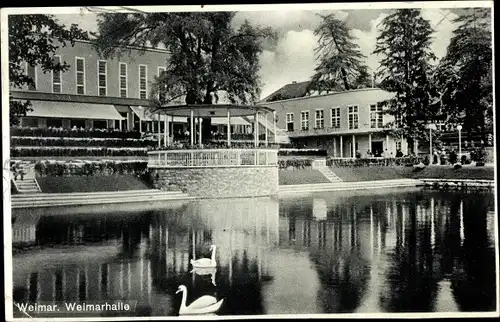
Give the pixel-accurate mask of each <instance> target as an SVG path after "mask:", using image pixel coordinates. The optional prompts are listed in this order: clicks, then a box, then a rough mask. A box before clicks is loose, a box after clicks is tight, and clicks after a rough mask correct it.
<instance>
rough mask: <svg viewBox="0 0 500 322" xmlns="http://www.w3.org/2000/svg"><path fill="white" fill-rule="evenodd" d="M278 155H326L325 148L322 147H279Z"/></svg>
mask: <svg viewBox="0 0 500 322" xmlns="http://www.w3.org/2000/svg"><path fill="white" fill-rule="evenodd" d="M278 155H279V156H323V157H326V156H327V155H328V153H327V151H326V150H322V149H279V150H278Z"/></svg>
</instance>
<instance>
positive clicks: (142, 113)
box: [130, 106, 187, 123]
mask: <svg viewBox="0 0 500 322" xmlns="http://www.w3.org/2000/svg"><path fill="white" fill-rule="evenodd" d="M130 108H131V109H132V111H134V113H135V115H137V117H139V118H140V119H141V121H158V114H151V113H149V112H148V111H147V108H146V107H144V106H130ZM161 120H162V121H163V120H165V116H164V115H162V117H161ZM169 121H170V122H172V117H171V116H169ZM173 121H174V122H176V123H187V121H186V118H185V117H178V116H176V117H174V120H173Z"/></svg>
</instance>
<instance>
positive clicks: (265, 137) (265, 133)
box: [264, 113, 269, 146]
mask: <svg viewBox="0 0 500 322" xmlns="http://www.w3.org/2000/svg"><path fill="white" fill-rule="evenodd" d="M268 116H269V113H266V123H265V124H264V128H265V132H264V141H265V143H264V144H265V146H267V130H268V129H267V121H268Z"/></svg>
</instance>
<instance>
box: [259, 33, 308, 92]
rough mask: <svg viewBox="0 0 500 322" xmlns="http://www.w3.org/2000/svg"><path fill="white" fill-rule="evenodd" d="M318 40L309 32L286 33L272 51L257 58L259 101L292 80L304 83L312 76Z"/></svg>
mask: <svg viewBox="0 0 500 322" xmlns="http://www.w3.org/2000/svg"><path fill="white" fill-rule="evenodd" d="M316 46H317V37H316V36H314V34H313V31H312V30H303V31H289V32H287V33H286V34H285V35H284V37H282V38H281V39H280V40H279V41H278V44H277V47H276V50H275V51H264V52H263V53H262V54H261V56H260V65H261V72H260V76H261V80H262V82H263V83H264V84H263V87H262V95H261V98H264V97H266V96H267V95H269V94H271V93H272V92H274V91H275V90H277V89H279V88H280V87H282V86H283V85H285V84H288V83H291V82H292V81H297V82H301V81H307V80H309V78H310V77H311V76H312V75H313V73H314V67H315V65H316V63H315V55H314V48H316Z"/></svg>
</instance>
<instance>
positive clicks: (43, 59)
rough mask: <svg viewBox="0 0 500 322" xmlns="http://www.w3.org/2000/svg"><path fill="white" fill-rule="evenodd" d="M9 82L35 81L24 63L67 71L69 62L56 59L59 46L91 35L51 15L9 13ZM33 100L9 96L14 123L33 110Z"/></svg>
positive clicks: (30, 83)
mask: <svg viewBox="0 0 500 322" xmlns="http://www.w3.org/2000/svg"><path fill="white" fill-rule="evenodd" d="M8 27H9V40H8V41H9V82H10V85H11V86H12V87H14V88H22V87H24V86H27V85H34V80H33V79H31V78H30V77H29V76H28V75H26V73H25V69H24V66H23V64H24V63H27V64H28V65H30V66H38V67H39V68H41V70H42V72H44V73H48V72H51V71H61V72H64V71H66V70H67V69H68V68H69V65H68V64H66V62H62V63H61V62H55V61H54V60H53V56H54V54H55V52H56V50H57V49H58V48H59V47H60V46H62V47H65V46H67V45H68V44H71V45H72V46H73V45H74V42H75V39H88V35H87V33H86V32H84V31H82V30H81V29H79V28H78V27H77V25H76V24H72V25H71V26H70V27H69V28H66V26H65V25H61V24H59V23H58V21H57V19H55V18H54V17H53V16H51V15H9V17H8ZM30 106H31V103H30V102H29V101H20V100H15V99H13V98H12V96H9V114H10V124H11V125H17V124H19V117H22V116H26V113H27V112H29V111H30V110H31V108H30Z"/></svg>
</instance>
